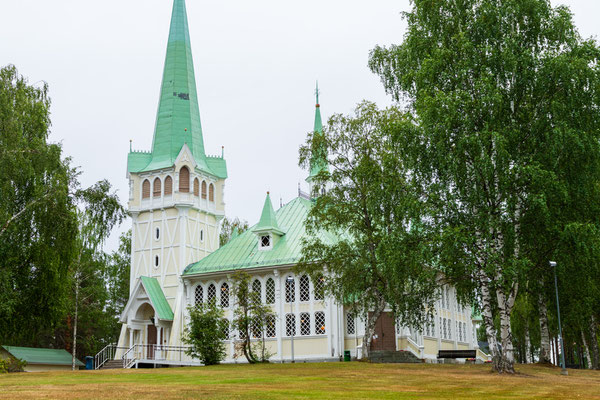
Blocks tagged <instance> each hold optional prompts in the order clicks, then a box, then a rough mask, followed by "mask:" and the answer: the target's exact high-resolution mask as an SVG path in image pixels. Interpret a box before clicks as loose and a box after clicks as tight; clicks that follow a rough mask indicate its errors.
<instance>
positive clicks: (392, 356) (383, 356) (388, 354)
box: [369, 350, 423, 364]
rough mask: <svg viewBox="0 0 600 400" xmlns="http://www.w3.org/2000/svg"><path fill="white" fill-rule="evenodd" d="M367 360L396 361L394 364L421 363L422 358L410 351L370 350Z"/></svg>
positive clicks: (373, 361) (379, 361)
mask: <svg viewBox="0 0 600 400" xmlns="http://www.w3.org/2000/svg"><path fill="white" fill-rule="evenodd" d="M369 360H371V362H372V363H396V364H409V363H414V364H416V363H422V362H423V360H421V359H420V358H418V357H417V356H415V355H414V354H413V353H411V352H410V351H390V350H385V351H372V352H371V354H370V356H369Z"/></svg>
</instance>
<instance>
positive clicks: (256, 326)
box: [250, 319, 262, 339]
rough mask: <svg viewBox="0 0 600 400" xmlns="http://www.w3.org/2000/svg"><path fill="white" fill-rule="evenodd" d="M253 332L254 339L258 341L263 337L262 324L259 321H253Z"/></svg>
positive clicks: (251, 328)
mask: <svg viewBox="0 0 600 400" xmlns="http://www.w3.org/2000/svg"><path fill="white" fill-rule="evenodd" d="M250 330H251V331H252V337H253V338H255V339H258V338H260V337H262V323H261V321H260V320H259V319H254V320H252V326H251V327H250Z"/></svg>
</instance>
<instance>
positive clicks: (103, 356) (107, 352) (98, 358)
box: [94, 343, 128, 369]
mask: <svg viewBox="0 0 600 400" xmlns="http://www.w3.org/2000/svg"><path fill="white" fill-rule="evenodd" d="M127 349H128V348H127V347H119V346H117V345H116V344H114V343H112V344H109V345H107V346H105V347H104V348H103V349H102V350H100V351H99V352H98V354H96V355H95V356H94V369H100V368H101V367H102V366H103V365H104V364H106V362H107V361H111V360H114V359H115V356H116V354H117V351H118V350H127Z"/></svg>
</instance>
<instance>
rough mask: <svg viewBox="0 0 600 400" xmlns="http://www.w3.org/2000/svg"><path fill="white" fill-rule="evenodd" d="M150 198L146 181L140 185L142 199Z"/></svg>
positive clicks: (148, 185)
mask: <svg viewBox="0 0 600 400" xmlns="http://www.w3.org/2000/svg"><path fill="white" fill-rule="evenodd" d="M149 198H150V181H149V180H148V179H146V180H145V181H144V183H142V199H149Z"/></svg>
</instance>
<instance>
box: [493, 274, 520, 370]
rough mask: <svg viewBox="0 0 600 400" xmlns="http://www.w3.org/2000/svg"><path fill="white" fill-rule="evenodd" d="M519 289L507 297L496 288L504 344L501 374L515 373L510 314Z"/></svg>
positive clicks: (502, 290) (501, 355)
mask: <svg viewBox="0 0 600 400" xmlns="http://www.w3.org/2000/svg"><path fill="white" fill-rule="evenodd" d="M517 290H518V287H517V285H515V287H514V288H513V290H511V293H509V295H508V296H507V295H506V294H505V293H504V289H503V288H500V287H499V288H496V298H497V300H498V314H499V315H500V340H501V342H502V352H501V354H500V360H499V364H498V366H497V371H498V372H499V373H503V372H508V373H514V372H515V353H514V347H513V342H512V331H511V326H510V314H511V312H512V309H513V306H514V302H515V298H516V293H517Z"/></svg>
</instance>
